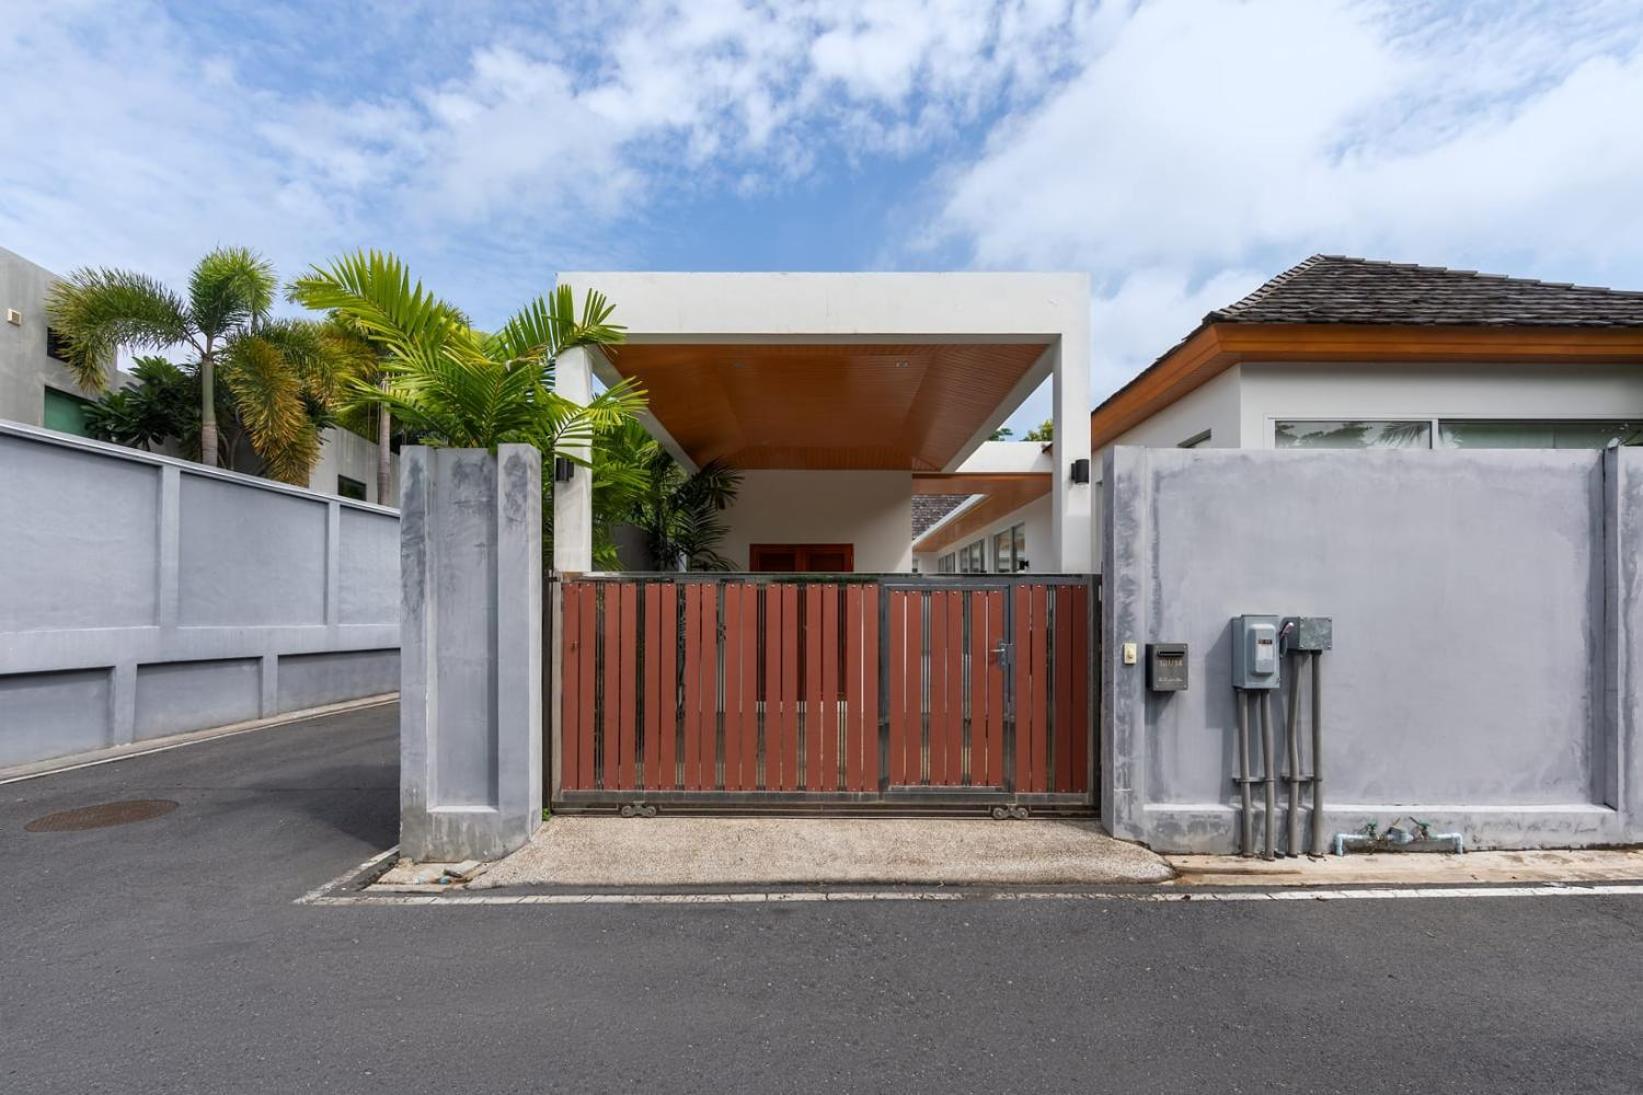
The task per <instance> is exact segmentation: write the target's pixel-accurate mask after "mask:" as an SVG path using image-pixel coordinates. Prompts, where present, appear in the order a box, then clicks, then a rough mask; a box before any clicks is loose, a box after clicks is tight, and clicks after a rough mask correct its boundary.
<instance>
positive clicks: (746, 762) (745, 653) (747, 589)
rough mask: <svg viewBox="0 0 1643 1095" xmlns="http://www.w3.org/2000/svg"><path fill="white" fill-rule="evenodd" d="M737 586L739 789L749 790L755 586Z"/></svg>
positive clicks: (752, 780) (754, 731) (754, 721)
mask: <svg viewBox="0 0 1643 1095" xmlns="http://www.w3.org/2000/svg"><path fill="white" fill-rule="evenodd" d="M737 584H738V585H739V586H740V587H741V591H742V599H741V612H742V625H741V633H742V645H741V663H742V671H741V689H742V720H741V721H742V757H741V764H740V767H741V776H740V778H741V785H742V789H743V790H746V791H752V790H755V789H757V787H758V785H759V722H758V706H757V704H758V687H759V631H758V627H759V602H758V590H757V588H756V587H754V586H752V585H748V584H746V583H741V582H739V583H737Z"/></svg>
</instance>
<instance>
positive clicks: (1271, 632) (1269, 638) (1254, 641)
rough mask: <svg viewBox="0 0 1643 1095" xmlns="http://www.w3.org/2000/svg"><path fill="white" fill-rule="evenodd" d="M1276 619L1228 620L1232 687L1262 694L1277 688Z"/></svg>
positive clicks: (1273, 617)
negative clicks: (1230, 631) (1230, 625)
mask: <svg viewBox="0 0 1643 1095" xmlns="http://www.w3.org/2000/svg"><path fill="white" fill-rule="evenodd" d="M1279 660H1280V659H1279V657H1278V617H1276V616H1234V617H1233V619H1232V687H1234V688H1241V689H1245V690H1249V691H1264V690H1268V689H1273V688H1277V687H1278V665H1279Z"/></svg>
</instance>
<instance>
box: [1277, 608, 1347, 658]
mask: <svg viewBox="0 0 1643 1095" xmlns="http://www.w3.org/2000/svg"><path fill="white" fill-rule="evenodd" d="M1281 634H1282V635H1283V648H1284V653H1286V654H1288V653H1292V652H1293V653H1296V654H1321V653H1323V652H1324V651H1325V650H1329V649H1330V648H1332V647H1333V646H1334V645H1335V621H1334V620H1333V619H1331V618H1330V617H1328V616H1286V617H1285V618H1284V626H1283V628H1282V629H1281Z"/></svg>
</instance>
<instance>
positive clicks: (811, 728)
mask: <svg viewBox="0 0 1643 1095" xmlns="http://www.w3.org/2000/svg"><path fill="white" fill-rule="evenodd" d="M821 605H822V599H821V587H820V586H809V587H807V588H806V589H805V591H804V789H805V790H807V791H819V790H821V789H822V787H823V783H822V759H821V742H822V729H821V709H822V698H821V695H822V691H821V685H822V667H821V647H822V619H821V616H822V607H821Z"/></svg>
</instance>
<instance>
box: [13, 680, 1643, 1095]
mask: <svg viewBox="0 0 1643 1095" xmlns="http://www.w3.org/2000/svg"><path fill="white" fill-rule="evenodd" d="M392 720H393V709H392V708H387V709H378V710H375V711H370V712H362V713H354V714H348V715H340V716H332V717H330V718H328V719H323V720H317V721H315V722H313V723H309V724H304V725H301V726H297V727H291V728H284V729H276V730H268V731H263V732H258V733H254V734H247V735H244V736H240V737H236V738H230V739H225V740H222V741H218V742H212V743H207V744H201V745H196V746H190V747H187V748H184V749H178V750H174V751H171V752H167V753H162V754H157V755H153V756H150V757H144V758H139V759H134V760H128V761H124V762H121V763H118V764H111V765H104V766H101V767H96V768H88V769H82V770H79V771H75V772H69V773H64V774H60V775H56V776H50V777H46V778H42V779H36V780H31V781H28V782H24V783H16V784H10V785H6V786H0V864H3V865H4V868H5V872H4V880H5V892H4V894H3V896H0V1092H6V1093H17V1095H25V1093H30V1095H32V1093H35V1092H75V1093H82V1092H104V1091H107V1092H120V1093H122V1095H136V1093H142V1092H167V1093H173V1095H174V1093H182V1092H211V1093H213V1095H215V1093H224V1092H232V1093H245V1095H249V1093H257V1092H279V1093H281V1095H288V1093H292V1092H306V1091H346V1092H354V1091H365V1092H375V1091H382V1092H396V1093H398V1092H422V1091H428V1092H435V1091H437V1092H442V1093H446V1092H546V1091H566V1092H599V1091H648V1092H672V1091H712V1092H727V1091H750V1092H781V1091H815V1090H821V1089H838V1090H853V1091H888V1090H897V1091H943V1092H948V1091H951V1092H969V1091H975V1092H987V1093H989V1095H996V1093H998V1092H1034V1091H1045V1092H1072V1091H1078V1092H1105V1091H1113V1092H1126V1093H1131V1092H1172V1093H1174V1092H1195V1091H1213V1092H1247V1091H1302V1092H1352V1093H1363V1092H1383V1091H1384V1092H1391V1091H1408V1092H1422V1093H1429V1092H1473V1091H1475V1092H1488V1093H1491V1095H1500V1093H1502V1092H1513V1091H1524V1092H1531V1091H1532V1092H1537V1093H1545V1092H1563V1091H1567V1092H1602V1091H1615V1092H1637V1091H1639V1090H1643V898H1627V897H1578V898H1575V897H1569V898H1515V899H1514V898H1496V899H1488V900H1468V899H1436V900H1410V901H1351V902H1320V903H1315V904H1314V903H1303V902H1283V903H1273V904H1260V903H1254V902H1250V903H1239V904H1194V903H1184V904H1182V903H1172V904H1151V905H1149V904H1140V903H1135V902H1122V901H1114V902H1111V903H1104V902H1089V903H1085V902H1064V901H1044V902H1007V903H1006V902H992V903H988V902H981V901H976V902H932V903H924V904H918V903H911V902H905V903H904V902H870V903H866V902H864V903H855V904H850V905H843V906H840V905H824V904H821V903H797V904H785V905H784V904H766V905H715V906H694V907H692V906H677V905H670V906H600V907H590V908H575V907H565V906H524V907H520V906H516V907H513V908H508V907H473V906H469V907H458V908H443V909H442V908H402V907H400V908H360V907H341V908H325V907H313V906H305V905H296V904H293V899H294V898H296V897H298V896H299V895H301V894H302V893H304V892H305V891H307V890H309V889H311V888H312V887H315V886H317V885H319V884H321V883H323V882H325V881H326V880H327V879H329V878H331V877H333V876H334V875H336V874H338V873H339V872H341V871H343V870H345V869H346V868H348V867H350V866H352V865H354V864H356V863H358V862H360V861H362V860H364V859H366V858H367V857H368V856H370V855H371V854H372V853H373V852H375V851H378V850H380V849H382V848H385V847H387V846H388V845H390V844H392V843H393V842H394V839H395V817H394V811H395V794H396V791H395V788H396V780H397V776H396V767H395V764H396V758H395V751H394V731H393V722H392ZM134 798H166V799H175V800H177V801H178V802H179V803H180V804H181V805H180V807H179V808H178V809H177V810H176V811H174V812H172V813H170V814H168V815H166V816H164V817H161V818H157V819H153V820H149V821H143V822H138V823H134V824H129V825H123V826H119V827H115V828H106V829H98V830H91V831H85V832H75V833H28V832H25V831H24V829H23V826H24V824H25V823H26V822H28V821H29V820H31V819H33V818H36V817H39V816H41V815H44V814H47V813H50V812H52V811H56V810H62V809H68V808H73V807H80V806H86V805H92V804H95V803H100V802H108V801H113V800H120V799H134Z"/></svg>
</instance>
